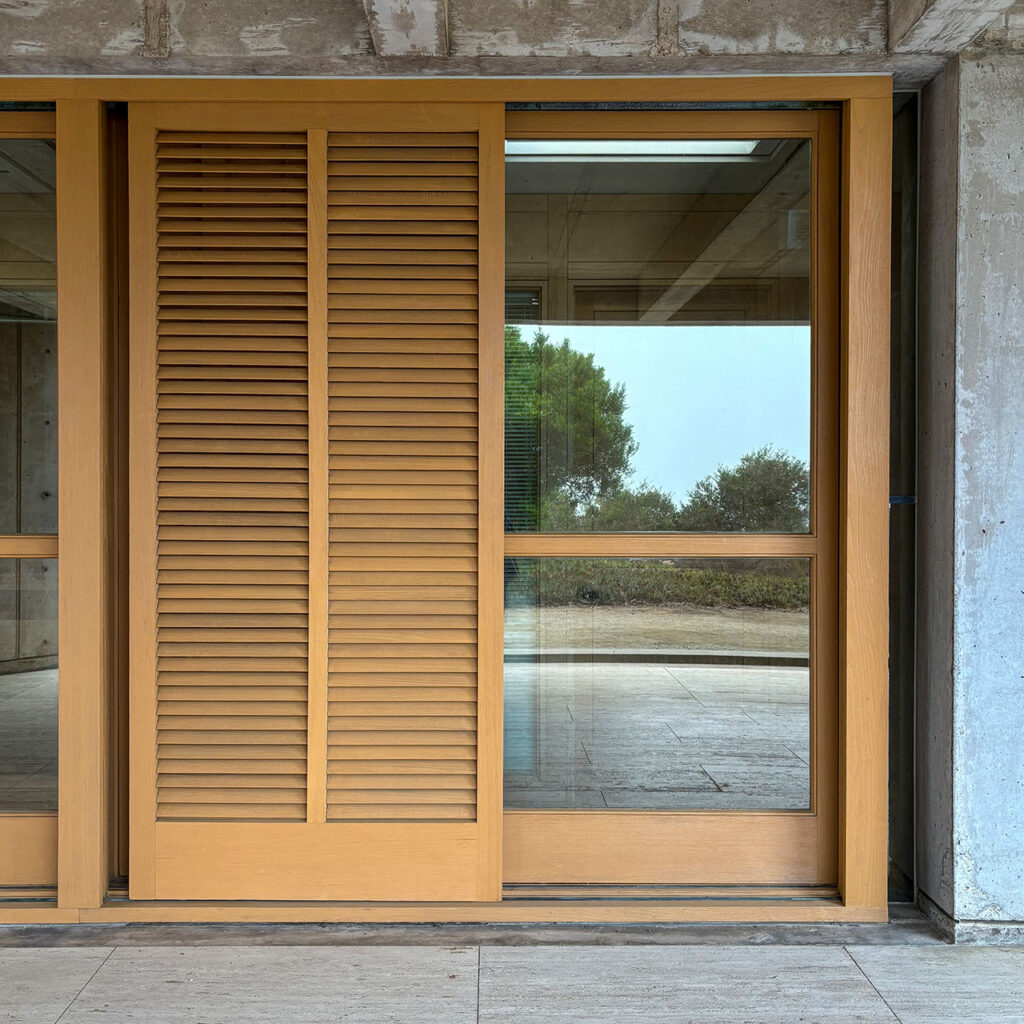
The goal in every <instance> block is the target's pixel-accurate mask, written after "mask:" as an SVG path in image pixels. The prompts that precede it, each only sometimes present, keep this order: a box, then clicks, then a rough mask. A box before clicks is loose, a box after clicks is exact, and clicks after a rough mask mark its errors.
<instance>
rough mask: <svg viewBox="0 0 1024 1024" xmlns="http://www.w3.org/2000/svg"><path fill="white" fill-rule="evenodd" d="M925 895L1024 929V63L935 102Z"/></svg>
mask: <svg viewBox="0 0 1024 1024" xmlns="http://www.w3.org/2000/svg"><path fill="white" fill-rule="evenodd" d="M924 100H925V102H924V109H925V118H924V139H925V144H924V153H925V160H924V161H923V162H924V165H925V174H924V177H923V180H922V218H921V219H922V250H921V262H922V296H921V335H920V362H921V399H920V436H919V443H920V449H919V456H920V465H921V498H922V509H921V533H920V548H919V553H920V559H921V564H920V569H919V572H920V589H919V595H918V596H919V603H920V609H921V618H920V620H919V630H920V643H919V666H920V667H919V723H920V729H919V736H918V742H919V772H920V781H921V787H920V793H921V801H920V818H919V850H920V861H919V875H918V878H919V885H920V888H921V889H922V891H923V892H924V894H925V895H926V896H927V897H928V898H929V899H930V900H932V901H934V903H935V904H937V905H938V907H939V908H941V910H942V911H944V912H945V913H946V914H948V915H949V916H950V917H951V918H952V919H954V920H955V921H957V922H961V923H962V924H961V929H964V928H966V929H968V930H970V929H971V928H972V927H974V926H973V925H971V922H982V923H985V922H990V923H991V922H1012V921H1016V922H1021V921H1024V857H1022V850H1024V744H1022V742H1021V735H1022V733H1024V584H1022V580H1024V574H1022V571H1021V565H1022V559H1021V552H1022V551H1024V515H1022V512H1021V510H1022V509H1024V447H1022V441H1024V402H1022V395H1024V281H1022V277H1021V267H1024V206H1022V203H1021V198H1020V197H1021V195H1024V133H1022V131H1021V125H1022V124H1024V55H1020V54H1014V53H1011V52H1006V53H998V54H989V55H977V54H975V55H971V56H967V57H962V58H959V59H958V60H957V62H956V64H954V65H953V66H951V67H950V68H949V69H948V70H947V71H946V72H945V73H944V74H943V75H942V76H941V77H940V79H939V80H938V81H936V82H935V83H933V85H932V86H930V87H929V89H928V91H927V92H926V94H925V98H924Z"/></svg>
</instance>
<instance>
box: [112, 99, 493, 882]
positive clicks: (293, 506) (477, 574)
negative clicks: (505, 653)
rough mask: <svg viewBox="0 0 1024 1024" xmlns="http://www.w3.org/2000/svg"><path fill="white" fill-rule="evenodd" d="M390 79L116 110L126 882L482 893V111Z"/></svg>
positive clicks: (488, 130) (487, 363) (488, 280)
mask: <svg viewBox="0 0 1024 1024" xmlns="http://www.w3.org/2000/svg"><path fill="white" fill-rule="evenodd" d="M395 106H397V105H392V106H389V105H387V104H380V105H377V106H372V105H366V106H357V105H322V106H317V107H310V106H304V105H301V104H292V105H280V106H277V105H273V104H269V105H262V106H259V107H256V106H248V105H245V104H235V105H232V106H231V107H230V108H228V107H226V106H216V105H198V104H194V105H188V104H186V105H183V106H182V105H179V106H175V105H162V104H139V105H135V106H133V107H132V108H131V110H130V140H131V141H130V155H131V168H130V178H131V181H130V190H131V220H132V230H131V236H132V256H131V258H132V274H133V285H132V339H131V377H132V393H131V398H132V434H131V465H132V511H131V559H132V568H131V575H132V583H131V589H132V616H133V618H132V624H131V638H132V639H131V643H132V662H131V664H132V674H131V812H130V813H131V849H130V854H131V871H130V887H131V895H132V897H133V898H134V899H210V898H219V899H333V900H339V899H340V900H351V899H378V900H398V899H402V900H405V899H410V900H491V899H496V898H497V897H498V894H499V890H500V856H499V851H500V800H501V781H500V780H501V776H500V770H501V747H500V686H501V680H500V675H501V654H500V651H501V620H500V612H499V609H500V601H501V592H500V583H499V582H498V581H499V578H500V571H501V566H500V563H501V525H500V521H499V519H498V513H497V509H498V507H499V505H500V497H499V495H500V479H501V477H500V474H501V444H500V436H501V406H500V404H499V403H500V381H501V361H500V360H501V354H500V340H499V339H500V331H501V323H500V320H499V317H500V305H499V303H500V288H501V273H502V269H501V216H502V200H501V190H502V177H501V175H502V144H503V143H502V140H503V111H502V109H501V108H500V107H498V106H479V105H476V104H472V103H464V104H457V105H451V106H445V105H433V106H431V107H429V108H427V107H423V108H418V107H417V106H416V105H404V106H402V107H401V108H399V109H397V110H396V109H394V107H395ZM495 388H497V389H498V393H497V396H495V395H493V394H491V393H490V392H491V391H492V390H494V389H495ZM483 510H486V512H487V514H483Z"/></svg>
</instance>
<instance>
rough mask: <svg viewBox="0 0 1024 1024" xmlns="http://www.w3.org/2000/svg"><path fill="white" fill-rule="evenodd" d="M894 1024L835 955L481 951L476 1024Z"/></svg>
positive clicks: (695, 949)
mask: <svg viewBox="0 0 1024 1024" xmlns="http://www.w3.org/2000/svg"><path fill="white" fill-rule="evenodd" d="M513 1021H514V1022H516V1024H519V1022H522V1021H529V1022H530V1024H605V1022H607V1024H633V1022H636V1024H640V1022H643V1024H893V1021H895V1018H894V1016H893V1014H892V1013H891V1011H890V1010H889V1009H888V1007H887V1006H886V1005H885V1003H884V1001H883V1000H882V999H881V998H880V997H879V995H878V994H877V993H876V992H875V990H874V989H873V988H872V987H871V985H870V983H869V982H868V981H867V979H866V978H865V977H864V975H863V974H862V973H861V971H860V970H859V969H858V968H857V965H856V964H854V963H853V961H852V960H851V959H850V957H849V956H848V955H847V954H846V952H845V950H843V949H842V947H835V946H814V947H812V946H788V947H751V946H745V947H736V946H716V947H707V946H676V947H665V946H660V947H651V946H647V947H636V946H625V947H624V946H619V947H610V948H609V947H567V946H554V947H552V946H547V947H516V948H509V947H505V948H502V947H488V946H485V947H483V948H482V950H481V958H480V1024H505V1022H513Z"/></svg>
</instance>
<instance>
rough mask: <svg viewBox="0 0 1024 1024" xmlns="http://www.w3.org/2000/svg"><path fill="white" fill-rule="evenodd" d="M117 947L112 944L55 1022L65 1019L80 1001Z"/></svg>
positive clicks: (55, 1023)
mask: <svg viewBox="0 0 1024 1024" xmlns="http://www.w3.org/2000/svg"><path fill="white" fill-rule="evenodd" d="M116 949H117V946H111V948H110V952H109V953H108V954H107V955H106V956H105V957H104V958H103V961H102V962H101V963H100V964H98V965H97V967H96V970H95V971H93V972H92V974H90V975H89V977H88V979H87V980H86V982H85V984H84V985H83V986H82V987H81V988H80V989H79V990H78V992H77V993H76V994H75V996H74V998H73V999H72V1000H71V1001H70V1002H69V1003H68V1005H67V1006H65V1007H64V1009H63V1010H61V1011H60V1016H59V1017H58V1018H57V1019H56V1020H55V1021H54V1022H53V1024H60V1022H61V1021H62V1020H63V1019H64V1014H66V1013H67V1012H68V1010H70V1009H71V1007H72V1006H74V1005H75V1003H77V1002H78V999H79V997H80V996H81V994H82V993H83V992H84V991H85V990H86V989H87V988H88V987H89V986H90V985H91V984H92V980H93V978H95V977H96V975H97V974H99V973H100V971H102V970H103V968H104V967H106V965H107V961H108V960H109V959H110V958H111V957H112V956H113V955H114V950H116Z"/></svg>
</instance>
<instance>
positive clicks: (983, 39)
mask: <svg viewBox="0 0 1024 1024" xmlns="http://www.w3.org/2000/svg"><path fill="white" fill-rule="evenodd" d="M966 52H967V55H968V56H978V55H981V54H988V53H1022V52H1024V0H1017V2H1016V3H1015V4H1014V5H1013V6H1012V7H1010V8H1008V9H1007V10H1006V11H1005V12H1004V13H1003V14H1001V15H1000V16H999V17H998V18H996V19H995V21H993V22H992V24H990V25H989V26H988V27H987V28H986V29H985V30H984V31H983V32H982V33H981V34H980V35H978V36H977V37H976V38H975V39H974V41H973V42H972V43H971V45H970V46H969V47H968V48H967V51H966Z"/></svg>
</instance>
